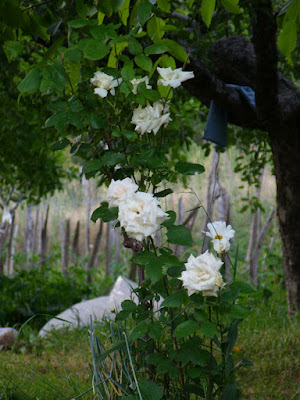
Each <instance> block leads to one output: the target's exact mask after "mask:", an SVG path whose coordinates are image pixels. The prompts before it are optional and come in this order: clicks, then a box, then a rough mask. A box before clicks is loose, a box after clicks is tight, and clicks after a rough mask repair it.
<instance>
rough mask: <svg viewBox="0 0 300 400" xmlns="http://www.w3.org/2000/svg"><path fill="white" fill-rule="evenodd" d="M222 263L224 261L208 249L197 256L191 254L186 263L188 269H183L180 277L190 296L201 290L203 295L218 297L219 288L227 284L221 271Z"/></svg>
mask: <svg viewBox="0 0 300 400" xmlns="http://www.w3.org/2000/svg"><path fill="white" fill-rule="evenodd" d="M222 264H223V262H222V261H221V260H220V259H218V258H215V256H214V255H213V254H211V253H209V252H208V250H207V251H206V252H205V253H204V254H201V255H200V256H198V257H197V258H195V257H194V256H193V255H190V257H189V259H188V261H187V263H186V264H185V267H186V271H183V272H182V274H181V277H180V278H179V279H180V280H182V283H183V286H184V287H185V288H186V289H187V291H188V294H189V296H191V295H192V294H194V293H198V292H200V291H201V292H202V295H203V296H215V297H217V296H218V294H217V293H218V291H219V289H221V288H223V287H224V286H225V284H224V282H223V279H222V275H221V274H220V272H219V270H220V268H221V266H222Z"/></svg>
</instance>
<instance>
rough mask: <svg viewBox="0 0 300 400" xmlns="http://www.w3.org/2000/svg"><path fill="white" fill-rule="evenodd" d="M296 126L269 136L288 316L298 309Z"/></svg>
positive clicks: (299, 148) (299, 155)
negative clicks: (275, 183)
mask: <svg viewBox="0 0 300 400" xmlns="http://www.w3.org/2000/svg"><path fill="white" fill-rule="evenodd" d="M297 124H298V122H295V125H294V126H290V127H289V126H285V127H284V129H283V128H282V129H280V131H277V132H272V133H271V134H270V139H271V147H272V151H273V157H274V165H275V175H276V182H277V215H278V220H279V229H280V234H281V239H282V249H283V265H284V270H285V285H286V290H287V301H288V307H289V312H290V313H294V312H295V311H296V310H298V309H299V303H300V227H299V223H300V200H299V199H300V184H299V182H300V167H299V166H300V133H299V124H298V126H297Z"/></svg>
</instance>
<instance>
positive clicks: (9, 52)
mask: <svg viewBox="0 0 300 400" xmlns="http://www.w3.org/2000/svg"><path fill="white" fill-rule="evenodd" d="M3 50H4V52H5V54H6V57H7V59H8V61H9V62H11V60H13V59H15V58H16V57H18V56H19V55H20V54H21V53H22V52H23V50H24V45H23V43H22V42H20V41H18V42H14V41H8V42H5V44H4V45H3Z"/></svg>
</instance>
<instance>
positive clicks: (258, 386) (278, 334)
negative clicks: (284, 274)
mask: <svg viewBox="0 0 300 400" xmlns="http://www.w3.org/2000/svg"><path fill="white" fill-rule="evenodd" d="M284 296H285V294H284V291H283V290H280V292H274V293H273V295H272V296H271V297H270V298H269V300H268V302H267V303H265V302H264V301H263V300H260V301H258V304H257V306H255V308H254V310H253V312H252V313H251V314H250V316H249V317H248V318H247V319H246V320H245V321H243V323H242V324H241V328H240V335H239V338H238V341H237V345H236V347H235V351H236V355H237V358H238V359H240V358H241V357H240V356H242V358H245V359H247V360H251V361H252V362H253V366H252V367H244V368H243V369H240V370H239V372H238V375H237V382H238V385H239V386H240V387H241V388H242V391H243V399H246V400H247V399H248V400H260V399H263V400H275V399H278V400H290V399H298V398H299V397H298V396H299V394H300V392H299V386H297V383H298V382H299V381H300V362H299V360H300V357H299V349H300V343H299V331H300V321H299V318H297V317H289V316H288V315H287V309H286V305H285V297H284ZM96 333H97V335H98V336H100V337H101V339H102V340H104V341H105V333H103V328H102V327H101V326H97V327H96ZM91 361H92V356H91V352H90V347H89V342H88V328H81V329H77V330H75V331H72V332H69V331H61V332H59V333H56V334H52V335H51V336H49V338H48V339H47V340H44V339H40V338H37V336H36V335H34V334H33V332H31V331H30V330H27V331H26V332H25V335H24V338H23V343H21V347H19V349H18V350H17V351H16V352H10V351H2V352H1V353H0V399H1V400H38V399H39V400H60V399H61V400H63V399H72V398H74V397H76V396H79V395H80V394H81V393H84V392H86V391H87V393H86V394H83V395H82V396H81V397H79V398H80V399H83V400H92V399H94V398H95V397H94V395H93V391H92V390H90V389H91V386H92V374H91V369H90V365H89V363H90V362H91Z"/></svg>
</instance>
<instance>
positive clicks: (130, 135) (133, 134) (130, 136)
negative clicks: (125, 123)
mask: <svg viewBox="0 0 300 400" xmlns="http://www.w3.org/2000/svg"><path fill="white" fill-rule="evenodd" d="M121 135H122V136H124V137H125V138H126V139H127V140H129V141H130V142H134V141H135V140H137V139H138V137H139V135H138V134H137V132H135V131H127V130H126V131H122V132H121Z"/></svg>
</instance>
